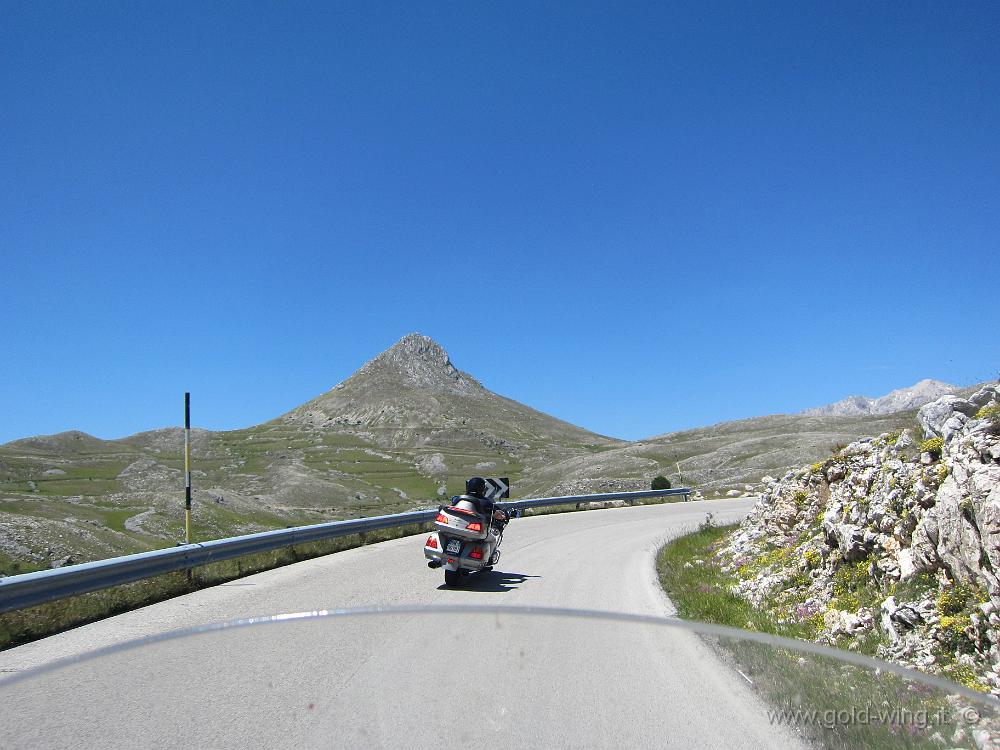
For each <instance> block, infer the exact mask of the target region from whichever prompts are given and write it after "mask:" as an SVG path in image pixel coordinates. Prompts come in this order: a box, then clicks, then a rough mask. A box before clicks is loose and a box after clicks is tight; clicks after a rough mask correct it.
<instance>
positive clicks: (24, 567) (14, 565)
mask: <svg viewBox="0 0 1000 750" xmlns="http://www.w3.org/2000/svg"><path fill="white" fill-rule="evenodd" d="M44 569H45V568H44V567H43V566H41V565H38V564H36V563H32V562H26V561H25V560H15V559H14V558H13V557H10V556H9V555H5V554H4V553H3V552H0V573H2V574H3V575H5V576H16V575H19V574H21V573H33V572H34V571H36V570H44Z"/></svg>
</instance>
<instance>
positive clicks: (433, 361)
mask: <svg viewBox="0 0 1000 750" xmlns="http://www.w3.org/2000/svg"><path fill="white" fill-rule="evenodd" d="M351 380H362V381H369V380H374V381H378V382H385V381H393V382H398V383H400V384H402V385H405V386H406V387H408V388H431V389H443V390H447V391H462V392H470V391H473V390H475V389H478V388H481V386H480V384H479V382H478V381H477V380H476V379H475V378H473V377H472V376H471V375H468V374H467V373H464V372H462V371H461V370H459V369H457V368H456V367H455V366H454V365H453V364H452V363H451V358H450V357H449V356H448V352H446V351H445V350H444V348H443V347H442V346H441V345H440V344H438V343H437V342H436V341H434V339H432V338H430V337H429V336H424V335H423V334H420V333H410V334H407V335H406V336H404V337H403V338H401V339H400V340H399V341H398V342H396V343H395V344H393V345H392V346H391V347H389V348H388V349H386V350H385V351H384V352H382V353H381V354H379V355H378V356H377V357H375V359H373V360H371V361H370V362H368V363H367V364H365V366H364V367H362V368H361V369H360V370H358V371H357V372H356V373H355V374H354V375H353V376H352V377H351ZM348 382H349V381H348Z"/></svg>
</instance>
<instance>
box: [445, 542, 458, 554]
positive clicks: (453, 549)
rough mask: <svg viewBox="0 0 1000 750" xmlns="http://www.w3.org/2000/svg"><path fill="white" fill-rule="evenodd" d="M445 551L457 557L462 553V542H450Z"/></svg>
mask: <svg viewBox="0 0 1000 750" xmlns="http://www.w3.org/2000/svg"><path fill="white" fill-rule="evenodd" d="M444 551H445V552H450V553H451V554H453V555H457V554H458V553H459V552H461V551H462V540H461V539H452V540H451V541H450V542H448V545H447V546H446V547H445V548H444Z"/></svg>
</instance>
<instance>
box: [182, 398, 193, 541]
mask: <svg viewBox="0 0 1000 750" xmlns="http://www.w3.org/2000/svg"><path fill="white" fill-rule="evenodd" d="M184 541H185V543H186V544H191V394H190V393H185V394H184Z"/></svg>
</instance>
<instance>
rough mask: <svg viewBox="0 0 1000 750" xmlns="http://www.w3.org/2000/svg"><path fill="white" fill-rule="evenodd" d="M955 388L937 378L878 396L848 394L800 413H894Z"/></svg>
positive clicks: (936, 397) (853, 414) (828, 415)
mask: <svg viewBox="0 0 1000 750" xmlns="http://www.w3.org/2000/svg"><path fill="white" fill-rule="evenodd" d="M957 390H958V388H957V387H956V386H954V385H949V384H948V383H942V382H941V381H940V380H930V379H925V380H921V381H920V382H919V383H915V384H914V385H911V386H910V387H909V388H900V389H898V390H895V391H892V392H891V393H888V394H886V395H885V396H881V397H879V398H866V397H865V396H848V397H847V398H845V399H842V400H841V401H838V402H836V403H834V404H827V405H826V406H820V407H818V408H816V409H808V410H806V411H804V412H802V413H803V414H804V415H806V416H815V417H856V416H870V415H873V414H895V413H896V412H899V411H907V410H909V409H916V408H918V407H920V406H923V405H924V404H928V403H930V402H931V401H935V400H936V399H938V398H940V397H941V396H944V395H946V394H950V393H955V392H956V391H957Z"/></svg>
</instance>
